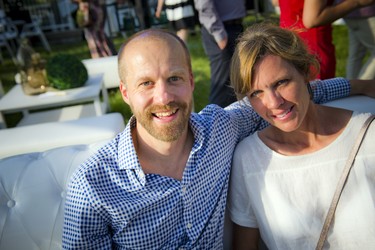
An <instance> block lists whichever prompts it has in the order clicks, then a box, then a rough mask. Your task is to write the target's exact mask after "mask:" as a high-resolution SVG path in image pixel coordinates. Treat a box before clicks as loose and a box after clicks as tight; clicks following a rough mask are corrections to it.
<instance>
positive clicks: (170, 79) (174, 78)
mask: <svg viewBox="0 0 375 250" xmlns="http://www.w3.org/2000/svg"><path fill="white" fill-rule="evenodd" d="M179 80H181V77H179V76H172V77H170V78H169V81H171V82H177V81H179Z"/></svg>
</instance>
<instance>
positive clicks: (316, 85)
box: [310, 77, 375, 103]
mask: <svg viewBox="0 0 375 250" xmlns="http://www.w3.org/2000/svg"><path fill="white" fill-rule="evenodd" d="M310 84H311V87H312V89H313V92H314V102H316V103H326V102H329V101H332V100H335V99H338V98H343V97H347V96H350V95H366V96H369V97H373V98H375V80H359V79H354V80H350V81H349V80H347V79H345V78H342V77H336V78H332V79H327V80H316V81H312V82H311V83H310Z"/></svg>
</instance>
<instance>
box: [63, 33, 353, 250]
mask: <svg viewBox="0 0 375 250" xmlns="http://www.w3.org/2000/svg"><path fill="white" fill-rule="evenodd" d="M118 65H119V67H118V70H119V75H120V79H121V82H120V91H121V94H122V97H123V100H124V102H125V103H127V104H128V105H129V106H130V107H131V110H132V112H133V114H134V115H133V117H132V118H131V119H130V120H129V123H128V124H127V126H126V128H125V130H124V131H123V132H122V133H120V134H118V135H117V136H116V137H115V138H114V139H113V140H112V141H111V142H110V143H108V144H107V145H105V146H104V147H103V148H101V149H100V150H99V151H98V152H97V153H96V154H95V155H93V156H92V157H91V158H90V159H88V160H87V161H86V162H85V163H83V164H82V165H81V166H80V167H79V169H78V171H76V173H75V174H74V175H73V177H72V179H71V181H70V184H69V188H68V195H67V199H66V204H65V219H64V230H63V247H64V248H65V249H177V248H184V249H221V248H223V240H222V239H223V227H224V212H225V206H226V198H227V189H228V180H229V173H230V167H231V160H232V155H233V151H234V148H235V146H236V144H237V143H238V142H239V141H240V140H241V139H242V138H244V137H246V136H248V135H249V134H251V133H254V132H255V131H256V130H257V129H260V128H263V127H264V126H266V123H265V122H264V121H262V120H261V119H260V118H259V116H258V115H257V114H256V113H255V112H254V111H253V110H252V109H251V108H250V107H249V106H247V105H244V104H243V103H244V102H238V103H235V104H233V105H232V106H229V107H228V108H226V109H222V108H220V107H219V106H217V105H209V106H207V107H206V108H204V109H203V110H202V111H201V112H200V113H199V114H197V113H191V109H192V98H193V91H194V86H195V84H194V78H193V72H192V67H191V61H190V55H189V52H188V50H187V48H186V46H185V44H184V42H183V41H182V40H180V39H179V38H178V37H177V36H175V35H174V34H171V33H169V32H167V31H161V30H144V31H141V32H139V33H136V34H135V35H134V36H132V37H131V38H129V40H128V41H127V42H126V43H125V44H124V45H123V46H122V47H121V49H120V51H119V55H118ZM349 91H350V85H349V83H348V82H347V81H346V80H344V79H334V80H331V81H325V83H324V84H317V86H316V90H315V93H314V94H315V96H316V99H317V100H321V101H328V99H334V98H337V97H340V96H346V95H348V94H349Z"/></svg>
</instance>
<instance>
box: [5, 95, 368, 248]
mask: <svg viewBox="0 0 375 250" xmlns="http://www.w3.org/2000/svg"><path fill="white" fill-rule="evenodd" d="M359 103H361V105H359V106H360V107H359V108H361V109H362V108H363V109H366V110H368V111H372V112H374V113H375V99H370V98H366V97H356V98H352V97H351V98H345V99H343V100H341V101H340V102H339V105H341V106H343V107H350V105H354V104H359ZM331 104H332V103H331ZM336 104H337V102H336ZM105 142H106V141H102V142H100V143H99V144H98V143H86V145H71V146H66V147H62V148H54V149H50V150H46V151H44V152H41V153H27V154H22V155H15V156H12V157H8V158H4V159H0V250H9V249H11V250H18V249H19V250H24V249H27V250H33V249H61V235H62V225H63V209H64V208H63V204H64V198H65V190H66V185H67V182H68V180H69V178H70V176H71V174H72V173H73V171H74V170H75V169H76V168H77V166H78V165H79V164H80V163H81V162H83V161H84V160H85V159H86V158H87V157H88V156H89V155H91V154H92V153H93V152H94V151H95V150H97V149H98V148H99V147H100V146H101V145H103V144H104V143H105ZM81 143H82V142H81ZM226 219H228V218H226ZM228 222H229V221H228V220H226V227H225V237H224V245H225V249H230V247H229V242H230V230H231V228H230V224H229V223H228Z"/></svg>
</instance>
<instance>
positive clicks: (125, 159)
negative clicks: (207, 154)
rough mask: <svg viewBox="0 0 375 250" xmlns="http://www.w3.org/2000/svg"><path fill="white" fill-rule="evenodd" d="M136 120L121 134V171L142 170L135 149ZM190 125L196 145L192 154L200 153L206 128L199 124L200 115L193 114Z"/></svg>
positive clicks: (131, 119) (119, 147) (119, 149)
mask: <svg viewBox="0 0 375 250" xmlns="http://www.w3.org/2000/svg"><path fill="white" fill-rule="evenodd" d="M136 121H137V120H136V118H135V117H134V116H132V117H131V118H130V120H129V122H128V124H127V125H126V128H125V130H124V131H123V132H122V133H121V134H120V139H119V145H118V159H119V169H125V170H130V169H137V170H141V165H140V163H139V160H138V156H137V153H136V151H135V148H134V143H133V138H132V133H131V131H132V129H134V128H135V126H136ZM189 125H190V128H191V130H192V133H193V136H194V144H193V149H192V152H191V153H194V152H196V151H198V150H199V149H200V148H201V147H202V144H203V139H204V134H205V132H204V130H205V127H204V126H203V125H202V124H200V122H199V115H198V114H196V113H192V114H191V116H190V120H189Z"/></svg>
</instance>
